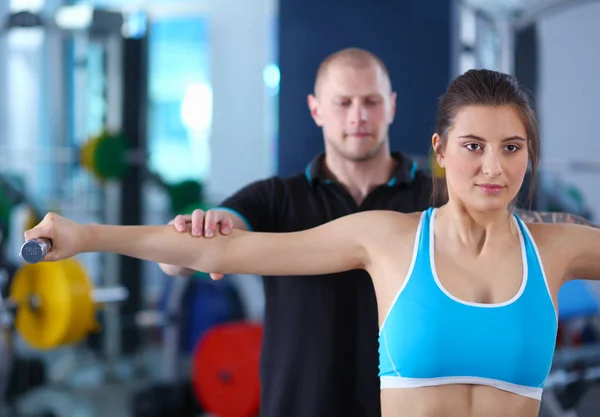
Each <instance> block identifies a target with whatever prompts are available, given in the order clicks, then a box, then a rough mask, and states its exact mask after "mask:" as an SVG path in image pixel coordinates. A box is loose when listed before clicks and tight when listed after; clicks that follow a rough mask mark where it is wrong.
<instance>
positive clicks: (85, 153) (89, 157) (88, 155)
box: [80, 136, 101, 173]
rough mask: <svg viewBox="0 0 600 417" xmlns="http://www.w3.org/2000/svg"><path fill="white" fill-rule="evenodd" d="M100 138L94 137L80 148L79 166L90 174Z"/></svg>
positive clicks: (92, 170)
mask: <svg viewBox="0 0 600 417" xmlns="http://www.w3.org/2000/svg"><path fill="white" fill-rule="evenodd" d="M100 138H101V136H96V137H94V138H92V139H90V140H88V141H87V142H86V143H84V144H83V146H82V147H81V156H80V157H81V165H82V166H83V167H84V168H85V169H86V170H88V171H89V172H92V173H93V172H94V153H95V152H96V147H97V146H98V143H99V142H100Z"/></svg>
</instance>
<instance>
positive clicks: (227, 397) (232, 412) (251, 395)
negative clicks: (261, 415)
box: [192, 322, 263, 417]
mask: <svg viewBox="0 0 600 417" xmlns="http://www.w3.org/2000/svg"><path fill="white" fill-rule="evenodd" d="M262 335H263V328H262V326H261V325H258V324H253V323H247V322H236V323H227V324H222V325H217V326H214V327H213V328H211V329H210V330H209V331H207V332H206V333H205V335H204V336H203V337H202V338H201V339H200V341H199V342H198V343H197V344H196V347H195V349H194V356H193V359H192V384H193V387H194V392H195V394H196V397H197V398H198V401H199V402H200V404H201V406H202V407H203V408H204V410H205V411H206V412H208V413H210V414H214V415H216V416H217V417H255V416H256V415H257V414H258V411H259V406H260V380H259V374H258V372H259V370H258V365H259V360H260V348H261V343H262Z"/></svg>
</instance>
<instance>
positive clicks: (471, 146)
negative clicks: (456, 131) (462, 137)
mask: <svg viewBox="0 0 600 417" xmlns="http://www.w3.org/2000/svg"><path fill="white" fill-rule="evenodd" d="M466 147H467V149H468V150H470V151H477V150H479V149H481V145H479V144H478V143H469V144H468V145H466Z"/></svg>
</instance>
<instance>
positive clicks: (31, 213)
mask: <svg viewBox="0 0 600 417" xmlns="http://www.w3.org/2000/svg"><path fill="white" fill-rule="evenodd" d="M39 222H40V219H39V218H38V216H37V213H36V212H35V210H34V209H33V208H31V207H27V216H26V217H25V228H24V229H23V230H29V229H33V228H34V227H35V226H37V224H38V223H39Z"/></svg>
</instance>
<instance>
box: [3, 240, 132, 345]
mask: <svg viewBox="0 0 600 417" xmlns="http://www.w3.org/2000/svg"><path fill="white" fill-rule="evenodd" d="M50 248H51V241H49V240H47V239H34V240H30V241H27V242H25V243H24V244H23V246H22V247H21V257H22V258H23V260H24V261H25V262H26V263H25V264H24V265H23V266H21V267H20V268H18V269H17V271H16V273H15V275H14V276H13V279H12V283H11V287H10V291H9V297H8V299H7V300H4V301H3V302H2V303H0V308H1V309H2V310H4V311H3V312H4V313H6V312H7V311H14V312H15V314H14V316H15V317H14V320H13V321H14V327H15V329H16V331H17V332H18V333H19V334H20V335H21V337H22V338H23V339H24V340H25V341H26V342H27V343H28V344H29V345H31V346H32V347H33V348H36V349H39V350H45V349H53V348H57V347H59V346H64V345H69V344H74V343H78V342H80V341H82V340H83V339H84V338H85V337H86V336H87V335H88V334H89V333H90V332H96V331H99V327H100V326H99V324H98V322H97V321H96V314H95V313H96V309H98V308H100V307H101V306H102V305H104V304H107V303H114V302H120V301H124V300H126V299H127V297H128V296H129V293H128V291H127V289H126V288H124V287H109V288H93V286H92V283H91V280H90V278H89V276H88V274H87V273H86V271H85V269H84V268H83V266H82V265H81V264H80V263H79V262H78V261H77V260H75V259H73V258H71V259H65V260H61V261H56V262H42V263H39V261H41V260H42V259H43V258H44V256H45V255H46V253H47V252H48V250H49V249H50Z"/></svg>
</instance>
